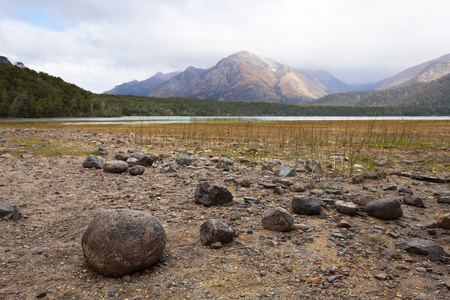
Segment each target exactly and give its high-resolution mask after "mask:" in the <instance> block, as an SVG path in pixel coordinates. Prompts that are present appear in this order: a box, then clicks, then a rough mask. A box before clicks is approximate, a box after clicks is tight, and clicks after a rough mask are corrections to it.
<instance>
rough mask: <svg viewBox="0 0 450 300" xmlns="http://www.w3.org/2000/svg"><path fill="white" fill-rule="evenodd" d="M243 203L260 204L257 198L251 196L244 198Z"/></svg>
mask: <svg viewBox="0 0 450 300" xmlns="http://www.w3.org/2000/svg"><path fill="white" fill-rule="evenodd" d="M244 201H245V203H248V204H253V203H256V204H259V203H260V201H259V199H258V198H256V197H252V196H248V197H244Z"/></svg>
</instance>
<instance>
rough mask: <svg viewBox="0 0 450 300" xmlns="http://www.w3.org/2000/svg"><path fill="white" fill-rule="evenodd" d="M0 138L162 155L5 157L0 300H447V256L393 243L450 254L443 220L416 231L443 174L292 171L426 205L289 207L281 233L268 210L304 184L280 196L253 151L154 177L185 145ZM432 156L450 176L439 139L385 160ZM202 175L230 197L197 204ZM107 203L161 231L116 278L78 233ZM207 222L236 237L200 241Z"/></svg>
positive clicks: (394, 163)
mask: <svg viewBox="0 0 450 300" xmlns="http://www.w3.org/2000/svg"><path fill="white" fill-rule="evenodd" d="M0 136H1V138H0V140H2V142H1V143H0V154H1V153H7V152H8V151H17V150H18V149H19V150H20V149H21V148H24V147H25V145H23V144H22V145H21V144H18V143H12V142H10V141H11V140H17V138H19V137H24V138H25V137H30V136H32V137H34V138H38V139H41V141H42V143H43V144H45V143H62V142H63V143H66V144H68V145H72V146H73V147H75V148H79V149H81V150H84V149H86V147H90V148H91V149H93V150H94V149H96V148H95V147H96V146H95V145H100V144H101V143H103V145H105V146H112V147H113V148H111V149H110V150H109V154H108V155H106V156H105V159H107V160H108V159H112V158H113V157H114V155H115V154H117V153H118V152H119V150H124V151H127V150H130V149H138V150H144V151H146V152H148V153H153V154H157V155H160V156H161V157H162V159H161V160H160V161H158V162H156V163H155V164H154V165H153V166H152V167H150V168H147V169H146V172H145V173H144V174H143V175H140V176H131V175H129V174H110V173H105V172H103V171H102V170H94V169H85V168H83V167H82V165H81V164H82V162H83V160H84V159H85V157H86V156H68V155H59V156H56V157H43V156H37V155H33V157H30V158H22V157H17V156H13V157H11V158H0V163H1V172H0V201H2V202H7V203H11V204H15V205H17V206H18V207H19V209H20V210H21V212H22V215H23V218H22V219H21V220H18V221H13V220H4V221H0V229H1V231H0V236H1V239H0V299H108V298H111V299H241V298H242V299H396V298H397V299H450V292H449V288H450V286H449V285H450V282H449V280H450V265H449V264H446V263H444V262H440V261H436V262H431V261H429V260H428V257H427V256H420V255H416V254H411V253H406V252H404V251H402V250H399V249H395V243H396V242H398V241H399V240H402V239H408V238H413V237H420V238H426V239H431V240H433V241H435V242H436V243H438V244H439V245H441V246H442V247H444V249H445V250H446V251H447V252H450V234H449V233H450V231H449V230H446V229H442V228H436V229H435V230H434V231H435V232H432V231H430V230H429V228H426V227H424V226H425V225H429V224H433V223H435V222H436V216H437V215H438V214H442V213H448V212H450V204H440V203H437V202H436V199H435V197H434V196H433V194H434V193H436V192H443V191H446V190H450V188H449V186H448V184H442V183H441V184H438V183H430V182H424V181H418V180H411V179H409V178H405V177H398V176H387V178H383V179H380V180H366V181H365V182H364V183H363V184H351V182H350V178H347V177H345V176H341V175H340V174H337V173H335V172H334V171H333V170H332V169H331V170H328V171H327V173H326V174H324V175H311V174H308V173H303V172H297V173H296V175H295V177H291V178H289V179H290V180H293V181H294V182H295V183H301V184H304V185H306V184H308V183H312V184H314V185H315V188H316V189H321V188H323V187H324V186H326V185H327V184H328V185H331V186H339V187H342V188H343V190H344V193H343V194H342V195H330V194H326V193H325V194H324V195H323V196H321V197H322V198H328V199H344V200H348V201H358V199H359V198H361V197H362V196H364V195H368V194H371V192H370V191H369V190H367V188H370V187H374V188H376V190H377V191H376V192H375V193H373V194H374V195H375V196H377V197H394V198H398V199H400V200H401V199H403V196H402V195H400V194H399V193H398V190H388V191H384V190H383V189H382V187H383V186H385V185H386V184H388V183H392V184H395V185H396V186H397V187H398V188H400V187H409V188H410V189H411V190H412V191H413V192H414V195H415V196H417V197H421V198H422V199H423V200H424V202H425V205H426V207H425V208H419V207H414V206H408V205H402V209H403V212H404V215H403V217H402V218H400V220H396V221H382V220H378V219H375V218H372V217H369V216H367V214H365V212H364V211H363V209H362V208H361V211H360V212H359V213H358V214H357V215H356V216H353V217H348V216H344V215H342V214H339V213H338V212H337V211H336V210H335V209H334V208H333V206H331V205H329V206H327V207H326V209H325V208H324V209H323V212H322V215H320V216H300V215H295V214H293V216H294V218H295V220H296V223H298V224H300V225H298V226H297V227H299V228H301V229H303V230H301V229H299V230H294V231H290V232H286V233H280V232H272V231H267V230H265V229H263V228H262V225H261V215H262V214H263V212H264V211H265V210H266V209H268V208H270V207H276V206H280V207H284V208H286V209H287V210H288V211H290V212H292V207H291V201H292V199H293V197H294V196H305V195H309V194H310V193H311V192H312V190H311V189H309V190H306V191H305V192H302V193H293V192H291V191H289V190H288V189H285V191H286V194H284V195H278V194H275V193H274V192H273V190H268V189H265V188H264V187H262V186H261V185H259V182H261V181H263V182H273V181H274V180H275V181H277V180H279V179H280V178H279V177H278V176H276V175H274V174H273V173H272V172H270V171H267V170H265V171H263V170H262V168H261V164H260V162H258V161H255V162H254V163H255V165H254V166H253V165H249V164H248V163H245V162H243V163H239V162H237V161H236V163H235V165H234V167H233V168H232V170H228V171H223V170H222V169H218V168H216V167H215V164H214V163H212V162H211V158H212V157H214V156H215V155H216V154H215V153H214V150H211V151H210V152H203V153H200V154H197V156H198V157H199V160H198V161H197V163H196V164H194V165H193V166H188V167H185V166H180V168H179V170H178V171H177V172H175V173H161V170H162V169H163V165H164V163H170V162H173V161H174V159H175V158H176V157H178V156H179V155H180V151H181V152H182V150H183V149H177V148H176V147H175V146H173V147H172V146H170V145H165V146H164V147H162V146H161V145H157V144H154V145H151V146H145V147H142V146H136V145H132V144H127V143H126V139H124V138H123V137H121V136H115V135H114V134H103V135H98V134H95V133H92V132H81V131H73V130H35V131H31V130H21V131H17V130H14V129H4V128H3V129H1V130H0ZM39 146H40V145H37V144H36V145H35V147H39ZM186 150H188V151H189V149H186ZM32 152H33V151H32ZM430 159H432V160H433V163H434V164H435V165H436V164H437V165H440V166H441V167H442V168H441V169H440V171H439V174H438V175H439V176H440V177H443V178H448V171H447V173H446V171H445V170H449V164H450V159H449V149H445V148H442V149H437V148H430V149H429V150H428V151H425V152H424V151H422V150H420V151H418V150H414V149H411V150H408V151H403V152H399V153H397V155H396V156H395V157H394V158H393V159H392V160H391V161H390V165H389V166H387V167H386V170H387V171H411V170H412V168H413V167H414V166H416V167H417V166H418V165H420V163H418V162H427V161H430ZM401 160H404V161H405V160H409V161H411V162H412V164H408V163H401ZM282 163H283V164H287V165H291V166H293V165H294V163H295V162H294V161H291V160H286V161H282ZM275 165H276V162H275ZM421 168H422V169H421V172H422V174H429V173H432V172H434V171H433V170H432V169H431V167H429V166H427V165H423V166H421ZM240 177H244V178H248V179H250V180H251V182H252V185H251V187H249V188H243V187H240V186H238V185H236V184H235V183H233V182H232V181H230V180H227V179H230V178H240ZM204 180H208V181H210V182H212V183H214V184H216V185H226V186H227V187H228V189H229V190H230V191H231V193H232V194H233V197H234V200H233V203H232V204H231V205H228V206H223V207H210V208H207V207H204V206H202V205H198V204H195V203H194V201H193V199H194V191H195V188H196V185H197V184H198V183H199V182H201V181H204ZM314 192H316V191H314ZM245 196H254V197H257V198H258V199H259V200H260V203H252V204H250V203H246V202H245V201H244V200H243V198H244V197H245ZM104 209H137V210H145V211H150V212H151V213H152V214H153V215H154V216H155V217H157V218H158V219H159V220H160V222H161V224H162V225H163V227H164V228H165V231H166V234H167V244H166V248H165V251H164V255H163V257H162V258H161V259H160V261H159V263H157V264H156V265H155V266H152V267H151V268H149V269H146V270H143V271H141V272H138V273H135V274H131V276H125V277H123V278H106V277H104V276H101V275H99V274H97V273H95V272H94V271H92V270H91V269H90V268H89V266H88V265H87V263H86V261H85V259H84V256H83V251H82V248H81V236H82V234H83V232H84V230H85V229H86V227H87V226H88V224H89V222H90V221H91V220H92V218H93V217H94V215H95V214H97V213H98V212H100V211H102V210H104ZM212 218H215V219H220V220H222V221H224V222H225V223H227V224H229V225H231V226H233V227H234V228H236V229H237V230H238V231H239V236H238V237H237V238H236V239H235V240H234V241H233V242H232V243H228V244H224V245H223V247H222V248H220V249H211V248H209V247H205V246H203V245H202V244H201V243H200V240H199V229H200V226H201V224H202V223H203V222H204V221H205V220H208V219H212ZM343 218H349V219H350V221H351V222H352V223H353V225H352V227H350V228H348V229H344V228H341V227H339V226H338V222H339V221H340V220H342V219H343ZM430 233H431V234H430ZM420 297H423V298H420Z"/></svg>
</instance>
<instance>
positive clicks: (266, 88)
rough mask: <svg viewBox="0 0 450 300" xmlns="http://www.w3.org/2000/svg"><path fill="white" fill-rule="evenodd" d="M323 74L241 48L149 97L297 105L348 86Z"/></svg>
mask: <svg viewBox="0 0 450 300" xmlns="http://www.w3.org/2000/svg"><path fill="white" fill-rule="evenodd" d="M321 75H322V78H323V79H322V80H321V79H320V78H318V77H319V76H315V75H314V74H311V73H309V74H308V73H307V72H301V71H299V70H296V69H294V68H291V67H289V66H286V65H282V64H280V63H278V62H275V61H273V60H269V59H266V58H263V57H261V56H258V55H256V54H253V53H250V52H247V51H242V52H238V53H236V54H233V55H231V56H229V57H227V58H224V59H222V60H220V61H219V62H218V63H217V64H216V65H215V66H214V67H212V68H210V69H197V68H194V67H189V68H187V69H186V71H184V72H182V73H180V74H178V75H177V76H175V77H173V78H172V79H170V80H169V81H167V82H165V83H163V84H161V85H160V86H159V87H158V88H157V89H156V90H155V91H153V92H151V93H149V94H148V96H151V97H166V98H170V97H184V98H198V99H216V100H221V101H246V102H277V103H295V104H297V103H302V102H308V101H310V100H311V99H316V98H319V97H321V96H324V95H327V94H328V93H330V92H332V91H335V90H345V89H347V88H348V87H347V85H346V84H344V83H342V82H340V81H338V80H337V79H335V78H334V77H332V76H331V75H330V74H328V73H326V74H325V72H324V73H321ZM325 78H326V80H325ZM327 85H328V86H327Z"/></svg>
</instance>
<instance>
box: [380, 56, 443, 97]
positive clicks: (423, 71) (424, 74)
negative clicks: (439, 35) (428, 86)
mask: <svg viewBox="0 0 450 300" xmlns="http://www.w3.org/2000/svg"><path fill="white" fill-rule="evenodd" d="M449 73H450V54H446V55H443V56H441V57H439V58H436V59H434V60H430V61H427V62H424V63H422V64H420V65H417V66H414V67H411V68H409V69H406V70H405V71H403V72H400V73H398V74H397V75H395V76H393V77H391V78H388V79H385V80H383V81H381V82H380V83H379V84H378V85H376V86H375V87H374V88H373V89H374V90H382V89H388V88H391V87H396V86H400V85H405V86H406V85H412V84H415V83H418V82H431V81H433V80H436V79H438V78H440V77H442V76H445V75H447V74H449Z"/></svg>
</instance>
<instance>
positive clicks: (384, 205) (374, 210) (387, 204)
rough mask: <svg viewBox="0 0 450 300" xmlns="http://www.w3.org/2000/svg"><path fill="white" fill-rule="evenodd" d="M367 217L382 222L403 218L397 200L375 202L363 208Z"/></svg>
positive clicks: (400, 206)
mask: <svg viewBox="0 0 450 300" xmlns="http://www.w3.org/2000/svg"><path fill="white" fill-rule="evenodd" d="M364 210H365V211H366V213H367V214H368V215H369V216H372V217H375V218H378V219H382V220H396V219H398V218H400V217H401V216H403V211H402V205H401V203H400V201H399V200H398V199H393V198H389V199H380V200H375V201H372V202H370V203H367V205H366V206H365V207H364Z"/></svg>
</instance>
